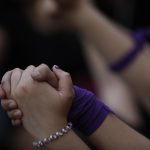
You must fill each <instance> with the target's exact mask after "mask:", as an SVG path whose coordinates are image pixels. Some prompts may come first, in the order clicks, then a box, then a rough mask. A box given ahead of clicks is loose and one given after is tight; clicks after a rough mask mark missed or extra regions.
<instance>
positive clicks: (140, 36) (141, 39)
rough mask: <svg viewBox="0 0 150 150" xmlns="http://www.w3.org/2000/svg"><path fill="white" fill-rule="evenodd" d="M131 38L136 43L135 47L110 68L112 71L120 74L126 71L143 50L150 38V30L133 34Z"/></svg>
mask: <svg viewBox="0 0 150 150" xmlns="http://www.w3.org/2000/svg"><path fill="white" fill-rule="evenodd" d="M131 37H132V38H133V40H134V43H135V44H134V47H133V48H131V49H130V50H129V51H128V52H127V53H126V54H125V55H124V56H122V57H121V58H120V59H119V60H117V61H116V62H114V63H113V64H111V65H110V66H109V67H110V69H111V70H112V71H115V72H119V71H122V70H124V69H125V68H126V67H127V66H128V65H129V64H130V63H131V62H132V61H133V60H134V59H135V58H136V56H137V55H138V54H139V53H140V52H141V50H142V49H143V47H144V44H145V42H146V39H147V38H148V37H150V28H147V29H142V30H139V31H136V32H133V33H132V35H131Z"/></svg>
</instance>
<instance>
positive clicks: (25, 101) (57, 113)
mask: <svg viewBox="0 0 150 150" xmlns="http://www.w3.org/2000/svg"><path fill="white" fill-rule="evenodd" d="M34 68H35V67H33V66H29V67H28V68H27V69H26V70H25V71H22V70H20V69H15V70H13V71H12V74H11V92H9V91H6V90H5V87H3V88H4V91H5V92H6V94H7V96H9V97H10V98H12V99H14V100H15V101H16V102H17V104H18V106H19V108H20V109H21V110H22V112H23V118H22V122H23V125H24V127H25V129H26V130H27V131H28V132H29V133H30V134H31V135H32V136H33V137H36V138H38V137H45V136H47V134H48V133H49V132H50V131H53V132H54V131H55V130H58V129H59V128H62V126H65V124H66V122H67V114H68V111H69V109H70V106H71V103H72V99H73V97H74V93H73V89H72V81H71V78H70V75H69V74H68V73H66V72H64V71H62V70H60V69H57V68H56V67H54V68H53V71H55V74H56V76H57V78H58V80H59V85H58V90H56V89H55V88H53V87H52V86H50V85H49V84H48V83H46V82H37V81H34V80H33V79H32V77H31V73H32V72H33V69H34ZM43 116H44V117H43ZM31 118H32V119H31ZM37 124H38V127H37ZM39 128H40V129H41V131H40V130H38V129H39Z"/></svg>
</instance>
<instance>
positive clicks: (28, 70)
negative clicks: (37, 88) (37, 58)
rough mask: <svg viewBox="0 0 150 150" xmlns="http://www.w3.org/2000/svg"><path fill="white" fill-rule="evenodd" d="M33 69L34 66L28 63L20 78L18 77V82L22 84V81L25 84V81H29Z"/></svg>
mask: <svg viewBox="0 0 150 150" xmlns="http://www.w3.org/2000/svg"><path fill="white" fill-rule="evenodd" d="M34 69H35V66H33V65H30V66H28V67H27V68H26V69H25V70H24V71H23V73H22V76H21V79H20V84H24V83H26V84H27V83H30V82H31V80H32V78H31V74H32V72H33V70H34Z"/></svg>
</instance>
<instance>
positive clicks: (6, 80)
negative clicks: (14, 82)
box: [1, 71, 12, 98]
mask: <svg viewBox="0 0 150 150" xmlns="http://www.w3.org/2000/svg"><path fill="white" fill-rule="evenodd" d="M11 75H12V71H8V72H6V73H5V74H4V76H3V78H2V85H1V86H2V89H4V91H5V94H6V96H7V98H8V97H9V95H10V93H11Z"/></svg>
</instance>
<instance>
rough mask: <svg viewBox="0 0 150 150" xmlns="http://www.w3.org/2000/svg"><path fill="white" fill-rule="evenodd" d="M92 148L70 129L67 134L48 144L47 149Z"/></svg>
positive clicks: (73, 149)
mask: <svg viewBox="0 0 150 150" xmlns="http://www.w3.org/2000/svg"><path fill="white" fill-rule="evenodd" d="M48 149H51V150H58V149H61V150H77V149H78V150H90V148H89V147H88V146H87V145H86V144H85V143H84V142H83V141H82V140H81V139H80V138H79V137H78V136H77V135H76V134H75V133H74V131H70V132H69V133H68V134H66V135H65V136H63V137H61V138H60V139H58V140H56V141H54V142H53V143H50V144H48V145H47V150H48Z"/></svg>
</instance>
